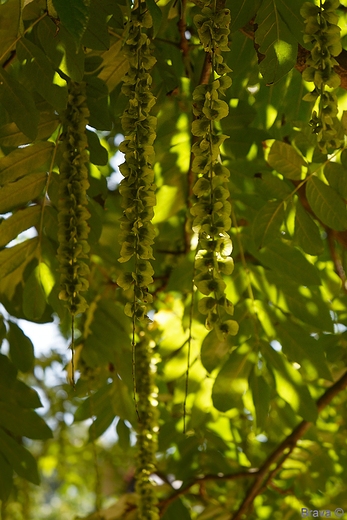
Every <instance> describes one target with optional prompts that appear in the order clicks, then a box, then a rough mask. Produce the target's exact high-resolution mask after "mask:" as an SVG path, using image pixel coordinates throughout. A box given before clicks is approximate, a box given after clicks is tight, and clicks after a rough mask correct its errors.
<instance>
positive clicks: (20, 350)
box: [8, 322, 35, 372]
mask: <svg viewBox="0 0 347 520" xmlns="http://www.w3.org/2000/svg"><path fill="white" fill-rule="evenodd" d="M9 326H10V331H9V334H8V341H9V344H10V358H11V360H12V362H13V364H14V365H15V367H16V368H18V370H21V371H22V372H29V370H31V369H32V368H33V365H34V360H35V356H34V346H33V344H32V342H31V340H30V339H29V338H28V336H26V335H25V334H24V332H23V331H22V329H21V328H20V327H18V325H16V323H13V322H10V323H9Z"/></svg>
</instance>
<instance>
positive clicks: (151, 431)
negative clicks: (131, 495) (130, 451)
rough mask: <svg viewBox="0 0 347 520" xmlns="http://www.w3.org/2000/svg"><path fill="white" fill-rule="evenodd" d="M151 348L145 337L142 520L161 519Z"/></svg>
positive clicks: (140, 386)
mask: <svg viewBox="0 0 347 520" xmlns="http://www.w3.org/2000/svg"><path fill="white" fill-rule="evenodd" d="M151 358H152V353H151V347H150V345H149V343H148V341H147V340H146V338H143V339H142V340H141V341H139V343H138V344H137V346H136V374H137V384H136V389H137V406H138V415H139V424H138V432H137V443H136V445H137V470H136V492H137V493H138V495H139V507H138V517H139V520H159V511H158V508H157V497H156V493H155V487H154V485H153V483H152V482H151V479H150V477H151V475H152V474H153V473H154V472H155V460H156V459H155V455H156V450H157V424H158V420H157V409H156V406H155V405H156V402H155V399H156V396H157V393H156V389H155V387H154V382H153V380H154V373H153V371H152V364H151Z"/></svg>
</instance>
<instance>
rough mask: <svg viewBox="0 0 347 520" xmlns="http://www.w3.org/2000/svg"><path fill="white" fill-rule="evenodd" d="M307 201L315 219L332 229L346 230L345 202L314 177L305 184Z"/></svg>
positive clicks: (346, 212)
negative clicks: (315, 216)
mask: <svg viewBox="0 0 347 520" xmlns="http://www.w3.org/2000/svg"><path fill="white" fill-rule="evenodd" d="M306 196H307V200H308V202H309V204H310V206H311V208H312V210H313V211H314V213H315V214H316V215H317V217H318V218H319V219H320V220H321V221H322V222H323V224H326V225H327V226H329V227H330V228H332V229H335V230H336V231H344V230H345V229H347V209H346V204H345V202H344V201H343V200H342V199H341V197H340V196H339V195H338V194H337V193H336V191H335V190H333V189H332V188H331V187H330V186H327V184H325V183H324V182H323V181H321V180H320V179H318V177H316V176H312V177H310V178H309V179H308V181H307V183H306Z"/></svg>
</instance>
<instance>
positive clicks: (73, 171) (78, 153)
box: [57, 81, 90, 316]
mask: <svg viewBox="0 0 347 520" xmlns="http://www.w3.org/2000/svg"><path fill="white" fill-rule="evenodd" d="M88 117H89V111H88V108H87V105H86V94H85V85H84V84H83V83H76V82H74V81H71V82H70V85H69V96H68V103H67V108H66V111H65V116H64V133H63V135H62V158H61V161H60V165H59V170H60V176H59V204H58V210H59V213H58V239H59V248H58V255H57V256H58V260H59V270H60V285H61V291H60V293H59V298H60V299H61V300H64V301H66V302H67V306H68V308H69V311H70V313H71V315H72V316H75V315H76V314H79V313H81V312H84V311H85V310H86V308H87V302H86V300H85V298H84V297H83V296H82V295H81V292H84V291H86V290H87V289H88V286H89V282H88V275H89V268H88V265H87V264H86V262H85V259H86V258H88V252H89V245H88V233H89V226H88V224H87V220H88V219H89V217H90V214H89V211H88V210H87V208H86V206H87V195H86V190H87V188H88V187H89V182H88V170H87V166H86V164H87V163H88V153H87V137H86V125H87V123H88Z"/></svg>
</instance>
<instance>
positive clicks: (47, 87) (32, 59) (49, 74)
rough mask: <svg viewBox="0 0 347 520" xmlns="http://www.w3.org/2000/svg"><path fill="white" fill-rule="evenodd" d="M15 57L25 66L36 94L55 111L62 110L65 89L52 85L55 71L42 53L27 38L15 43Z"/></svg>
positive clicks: (64, 104)
mask: <svg viewBox="0 0 347 520" xmlns="http://www.w3.org/2000/svg"><path fill="white" fill-rule="evenodd" d="M17 56H18V59H19V60H20V61H21V62H22V63H24V64H25V65H24V66H23V69H24V72H25V74H26V75H27V78H28V80H29V82H30V83H31V84H32V86H33V87H34V88H35V89H36V90H37V92H38V93H39V94H41V96H42V97H43V98H44V99H45V100H46V101H48V103H50V104H51V105H52V106H53V107H55V108H56V109H58V110H62V109H64V108H65V106H66V101H67V88H66V87H62V86H59V85H56V84H54V74H55V71H54V69H53V67H52V65H51V62H50V61H49V59H48V58H47V57H46V55H45V54H44V52H43V51H42V50H41V49H40V48H39V47H37V46H36V45H34V44H33V43H32V42H31V41H30V40H28V39H27V38H21V39H20V40H19V42H18V43H17Z"/></svg>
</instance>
